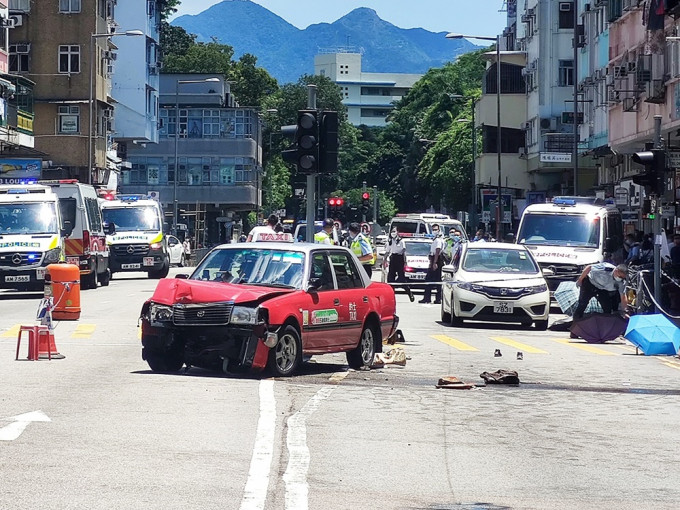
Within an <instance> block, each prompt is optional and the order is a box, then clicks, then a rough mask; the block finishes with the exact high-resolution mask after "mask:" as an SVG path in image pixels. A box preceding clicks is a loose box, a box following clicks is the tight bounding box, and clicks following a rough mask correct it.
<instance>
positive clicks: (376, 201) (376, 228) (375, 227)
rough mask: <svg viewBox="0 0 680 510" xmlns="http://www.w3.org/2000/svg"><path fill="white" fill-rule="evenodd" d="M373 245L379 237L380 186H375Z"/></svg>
mask: <svg viewBox="0 0 680 510" xmlns="http://www.w3.org/2000/svg"><path fill="white" fill-rule="evenodd" d="M371 236H372V239H373V246H375V242H376V238H377V237H378V186H373V227H372V228H371Z"/></svg>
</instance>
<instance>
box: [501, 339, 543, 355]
mask: <svg viewBox="0 0 680 510" xmlns="http://www.w3.org/2000/svg"><path fill="white" fill-rule="evenodd" d="M489 338H491V340H494V341H496V342H500V343H502V344H505V345H509V346H510V347H514V348H516V349H519V350H520V351H524V352H528V353H531V354H548V352H547V351H544V350H543V349H539V348H537V347H532V346H531V345H527V344H523V343H521V342H516V341H515V340H511V339H509V338H504V337H502V336H490V337H489Z"/></svg>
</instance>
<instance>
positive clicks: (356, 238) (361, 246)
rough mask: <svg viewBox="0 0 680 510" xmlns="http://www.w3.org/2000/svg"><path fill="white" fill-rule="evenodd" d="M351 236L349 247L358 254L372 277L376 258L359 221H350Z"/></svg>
mask: <svg viewBox="0 0 680 510" xmlns="http://www.w3.org/2000/svg"><path fill="white" fill-rule="evenodd" d="M349 236H350V244H349V248H350V250H352V252H353V253H354V254H355V255H356V256H357V258H358V259H359V262H361V265H362V266H364V269H365V270H366V273H367V274H368V277H369V278H370V277H371V274H372V273H373V264H375V260H376V257H375V254H374V253H373V247H372V246H371V242H370V241H369V240H368V238H367V237H366V236H365V235H364V234H362V233H361V227H359V224H358V223H350V225H349Z"/></svg>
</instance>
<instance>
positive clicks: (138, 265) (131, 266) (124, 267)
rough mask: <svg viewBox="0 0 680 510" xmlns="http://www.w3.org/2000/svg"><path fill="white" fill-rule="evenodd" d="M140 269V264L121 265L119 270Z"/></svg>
mask: <svg viewBox="0 0 680 510" xmlns="http://www.w3.org/2000/svg"><path fill="white" fill-rule="evenodd" d="M140 267H141V265H140V264H121V265H120V268H121V269H139V268H140Z"/></svg>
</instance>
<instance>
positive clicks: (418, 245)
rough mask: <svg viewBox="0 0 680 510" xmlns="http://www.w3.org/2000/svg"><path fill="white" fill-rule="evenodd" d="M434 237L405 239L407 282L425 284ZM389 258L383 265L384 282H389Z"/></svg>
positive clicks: (405, 272) (405, 273)
mask: <svg viewBox="0 0 680 510" xmlns="http://www.w3.org/2000/svg"><path fill="white" fill-rule="evenodd" d="M432 240H433V237H432V236H421V237H406V236H405V237H404V245H405V247H406V253H405V254H404V275H405V276H406V281H409V282H424V281H425V276H426V274H427V269H428V267H429V266H430V259H429V255H430V246H431V245H432ZM389 264H390V262H389V257H388V260H387V261H385V264H383V281H387V273H388V272H389Z"/></svg>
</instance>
